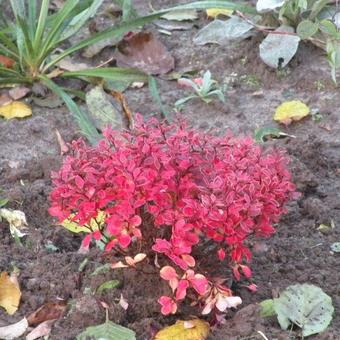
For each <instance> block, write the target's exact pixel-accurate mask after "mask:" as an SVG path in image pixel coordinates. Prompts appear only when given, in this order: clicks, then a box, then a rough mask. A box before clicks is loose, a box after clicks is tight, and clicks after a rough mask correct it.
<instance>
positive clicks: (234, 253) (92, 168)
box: [50, 116, 296, 312]
mask: <svg viewBox="0 0 340 340" xmlns="http://www.w3.org/2000/svg"><path fill="white" fill-rule="evenodd" d="M72 149H73V155H72V156H68V157H67V158H66V159H65V161H64V164H63V166H62V168H61V170H60V171H59V172H58V173H55V174H53V183H54V186H55V188H54V190H53V191H52V193H51V200H52V206H51V208H50V213H51V215H53V216H56V217H58V219H59V221H60V222H61V221H63V220H65V219H67V218H72V220H73V221H76V222H77V223H78V224H80V225H87V226H89V228H90V225H89V223H90V220H91V219H92V218H95V217H96V216H97V215H98V211H102V212H104V213H105V224H103V225H102V226H101V227H100V228H99V230H98V228H96V229H97V230H93V232H92V233H89V234H88V235H87V236H86V237H85V239H84V241H83V245H84V246H88V245H89V243H90V241H91V238H92V237H93V238H94V239H96V240H102V241H103V242H104V243H105V244H106V250H110V249H111V248H112V247H116V246H119V247H121V248H126V247H128V246H129V245H130V243H131V242H132V241H133V239H134V238H142V237H143V232H144V230H143V228H146V227H148V228H150V226H149V225H145V226H144V225H143V218H144V217H145V216H146V214H147V213H148V214H150V215H152V216H153V221H154V222H153V223H154V228H156V229H158V228H165V229H166V230H168V232H169V235H170V237H169V238H167V239H165V238H156V239H155V242H154V245H153V246H152V249H153V250H154V251H156V252H158V253H163V254H165V255H166V256H167V257H168V258H169V259H171V261H172V262H173V263H174V264H176V265H177V266H178V267H180V268H181V269H182V270H183V271H184V272H186V273H187V271H188V269H189V267H195V259H194V258H193V257H192V255H191V253H192V248H193V247H194V246H196V245H198V244H199V242H200V240H201V239H203V238H208V239H212V240H214V241H215V242H216V243H218V248H219V250H218V258H219V259H221V260H223V259H224V258H225V257H226V258H227V259H228V260H229V262H230V265H231V267H232V268H233V272H234V276H235V277H236V279H239V278H240V275H241V273H243V274H244V275H245V276H246V277H250V276H251V272H250V269H249V268H248V267H247V266H245V265H244V262H249V260H250V258H251V252H250V250H249V248H248V247H247V246H246V245H245V243H244V241H245V240H246V239H247V238H248V237H249V236H250V235H255V236H261V237H268V236H270V235H271V234H272V233H273V232H274V228H273V226H272V224H273V223H275V222H278V221H279V218H280V215H281V214H282V213H283V212H285V209H284V204H285V203H286V202H287V201H289V200H290V199H291V198H293V197H294V196H296V193H295V186H294V185H293V184H292V182H291V176H290V173H289V171H288V169H287V159H286V157H285V156H284V155H283V153H282V152H280V151H271V152H263V151H261V149H260V147H259V146H258V145H256V144H254V142H253V141H252V139H251V138H234V137H232V136H230V135H229V136H224V137H214V136H212V135H209V134H205V133H203V132H201V131H196V130H193V129H189V128H187V127H186V125H185V124H184V123H178V124H177V125H176V124H165V123H161V122H159V121H158V120H156V119H150V120H148V121H147V122H146V123H145V122H144V121H143V120H142V118H141V117H140V116H138V117H137V122H136V127H135V129H134V130H133V131H129V132H124V133H123V132H122V133H120V132H117V131H112V130H110V129H108V130H107V131H106V132H105V139H103V140H102V141H101V142H100V143H99V144H98V145H97V146H95V147H90V146H87V145H86V144H85V143H84V142H83V141H81V140H80V141H76V142H73V144H72ZM148 232H150V231H148ZM156 234H157V230H154V233H153V235H154V236H155V235H156ZM184 275H186V274H184ZM197 275H200V274H197ZM181 281H183V280H181ZM183 282H184V281H183ZM185 282H187V283H185V288H187V287H189V283H190V282H191V281H185ZM182 285H184V283H183V284H182ZM176 288H177V287H176ZM176 288H175V289H176ZM175 289H173V290H174V291H175ZM182 291H183V287H182ZM178 294H179V293H177V295H178ZM179 295H183V294H179ZM201 295H203V294H201ZM184 296H185V294H184ZM164 300H167V299H162V300H161V301H160V303H162V305H163V308H164ZM177 300H179V299H177ZM171 303H173V302H171ZM165 310H167V311H169V312H171V311H172V312H173V311H174V310H175V307H174V306H173V305H172V307H171V306H170V307H169V308H165Z"/></svg>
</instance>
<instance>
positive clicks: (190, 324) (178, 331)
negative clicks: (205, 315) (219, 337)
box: [155, 319, 210, 340]
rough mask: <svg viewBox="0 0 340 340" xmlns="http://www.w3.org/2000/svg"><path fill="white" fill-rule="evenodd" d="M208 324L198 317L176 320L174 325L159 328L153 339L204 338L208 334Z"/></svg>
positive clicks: (193, 339) (186, 339)
mask: <svg viewBox="0 0 340 340" xmlns="http://www.w3.org/2000/svg"><path fill="white" fill-rule="evenodd" d="M209 329H210V327H209V324H208V322H206V321H203V320H200V319H194V320H189V321H181V320H178V321H177V322H176V323H175V324H174V325H172V326H168V327H165V328H163V329H162V330H160V331H159V332H158V333H157V334H156V336H155V340H171V339H176V340H204V339H206V338H207V336H208V334H209Z"/></svg>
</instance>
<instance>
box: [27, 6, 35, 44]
mask: <svg viewBox="0 0 340 340" xmlns="http://www.w3.org/2000/svg"><path fill="white" fill-rule="evenodd" d="M36 19H37V1H36V0H31V1H28V27H29V35H30V39H31V41H34V35H35V31H36V25H35V21H36Z"/></svg>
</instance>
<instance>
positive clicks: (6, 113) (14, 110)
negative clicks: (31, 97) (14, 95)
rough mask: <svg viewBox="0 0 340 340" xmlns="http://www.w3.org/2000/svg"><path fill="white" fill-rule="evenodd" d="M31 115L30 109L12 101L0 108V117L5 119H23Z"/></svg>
mask: <svg viewBox="0 0 340 340" xmlns="http://www.w3.org/2000/svg"><path fill="white" fill-rule="evenodd" d="M31 115H32V110H31V108H30V107H29V106H28V105H26V104H24V103H22V102H17V101H14V102H12V103H10V104H6V105H2V106H0V116H3V117H4V118H5V119H12V118H23V117H28V116H31Z"/></svg>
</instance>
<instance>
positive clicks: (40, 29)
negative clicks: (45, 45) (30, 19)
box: [32, 0, 50, 51]
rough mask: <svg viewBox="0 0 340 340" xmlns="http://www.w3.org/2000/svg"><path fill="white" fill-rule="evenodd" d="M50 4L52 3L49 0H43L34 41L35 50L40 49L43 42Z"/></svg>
mask: <svg viewBox="0 0 340 340" xmlns="http://www.w3.org/2000/svg"><path fill="white" fill-rule="evenodd" d="M32 1H36V0H32ZM49 5H50V1H49V0H42V3H41V7H40V13H39V18H38V23H37V30H36V32H35V36H34V42H33V49H34V51H37V50H38V49H39V46H40V44H41V43H42V39H43V35H44V32H45V30H46V20H47V15H48V7H49Z"/></svg>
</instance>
